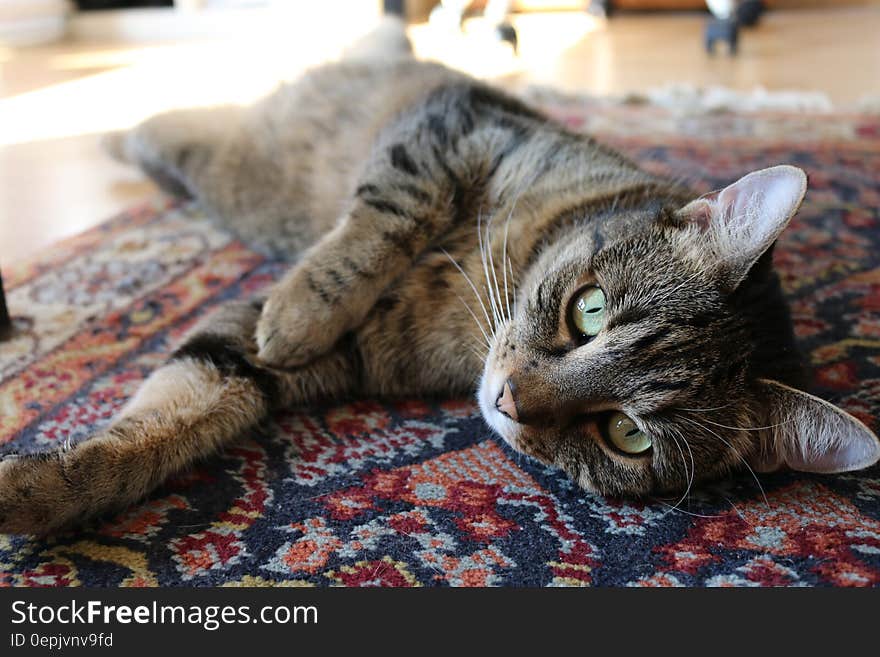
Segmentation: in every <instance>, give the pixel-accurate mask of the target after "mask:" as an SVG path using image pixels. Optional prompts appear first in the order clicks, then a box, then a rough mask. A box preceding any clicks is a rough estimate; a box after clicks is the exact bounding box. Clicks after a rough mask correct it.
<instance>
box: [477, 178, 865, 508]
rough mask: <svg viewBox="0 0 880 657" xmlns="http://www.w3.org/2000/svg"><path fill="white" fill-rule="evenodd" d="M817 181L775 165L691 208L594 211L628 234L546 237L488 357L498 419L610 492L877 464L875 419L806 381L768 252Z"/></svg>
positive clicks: (530, 447)
mask: <svg viewBox="0 0 880 657" xmlns="http://www.w3.org/2000/svg"><path fill="white" fill-rule="evenodd" d="M806 184H807V180H806V176H805V174H804V173H803V171H801V170H800V169H797V168H795V167H790V166H778V167H773V168H771V169H765V170H763V171H757V172H755V173H751V174H749V175H747V176H745V177H744V178H742V179H741V180H739V181H737V182H736V183H734V184H733V185H731V186H729V187H727V188H726V189H724V190H722V191H720V192H715V193H713V194H710V195H707V196H704V197H701V198H699V199H697V200H695V201H693V202H691V203H689V204H687V205H685V206H684V207H660V206H659V205H658V206H654V207H651V206H650V205H648V206H645V205H642V206H641V207H640V208H639V209H629V210H626V209H623V210H620V209H618V210H615V216H613V217H605V218H604V219H600V221H602V223H603V224H607V226H608V232H610V233H612V234H613V233H614V226H615V225H617V226H627V227H629V228H627V229H626V230H622V231H619V234H618V236H617V237H611V238H609V237H608V236H607V235H606V236H605V237H604V238H603V237H602V235H603V233H602V231H599V230H595V222H594V223H593V224H592V225H589V227H585V228H584V229H583V230H582V231H579V232H577V233H576V234H575V235H574V236H573V237H572V236H571V233H569V234H568V239H566V240H560V241H559V243H557V244H554V245H553V246H551V247H550V248H548V249H546V250H545V251H544V253H543V255H542V256H541V257H540V259H539V260H538V261H537V262H536V263H535V264H534V265H533V266H532V267H530V269H529V274H528V277H527V279H526V280H525V281H523V285H522V286H521V288H520V292H519V293H518V295H517V300H518V302H517V304H516V311H515V312H512V313H511V315H512V316H511V317H510V319H509V320H508V321H506V322H503V324H502V325H501V326H500V328H499V330H498V331H497V333H496V335H495V336H494V338H493V344H492V348H491V350H490V352H489V355H488V357H487V358H486V364H485V369H484V372H483V376H482V380H481V384H480V391H479V401H480V407H481V410H482V412H483V415H484V416H485V418H486V419H487V421H488V422H489V424H490V425H491V426H492V427H493V428H494V429H495V430H496V431H498V433H499V434H501V436H502V437H503V438H504V439H505V440H506V441H507V442H508V443H509V444H510V445H512V446H513V447H514V448H515V449H517V450H519V451H521V452H524V453H526V454H529V455H530V456H533V457H536V458H537V459H539V460H541V461H543V462H545V463H548V464H551V465H555V466H558V467H561V468H563V469H564V470H565V471H567V472H568V474H569V475H570V476H571V477H572V478H574V479H575V480H576V481H577V482H578V483H579V484H580V485H581V486H583V487H585V488H588V489H592V490H596V491H598V492H601V493H604V494H609V495H644V494H648V493H652V492H663V491H675V490H683V489H686V488H687V487H688V486H689V485H690V484H691V483H692V482H693V481H694V480H701V479H707V478H716V477H720V476H723V475H724V474H726V473H727V472H729V471H730V470H735V469H739V468H745V467H747V466H748V467H751V468H753V469H754V470H756V471H768V470H773V469H776V468H779V467H790V468H793V469H796V470H804V471H810V472H842V471H847V470H855V469H859V468H863V467H866V466H868V465H871V464H872V463H874V462H876V461H877V460H878V458H880V442H878V439H877V437H876V436H875V435H874V434H873V433H872V432H871V431H870V430H869V429H868V428H867V427H866V426H865V425H864V424H862V423H861V422H859V421H858V420H857V419H855V418H853V417H852V416H850V415H848V414H846V413H845V412H843V411H841V410H840V409H838V408H836V407H834V406H832V405H831V404H829V403H827V402H825V401H822V400H821V399H818V398H817V397H814V396H812V395H809V394H807V393H805V392H802V391H801V390H799V389H798V387H799V386H801V385H802V383H803V381H802V370H801V364H800V359H799V357H798V354H797V350H796V348H795V344H794V338H793V333H792V327H791V320H790V318H789V313H788V309H787V306H786V303H785V300H784V299H783V296H782V293H781V290H780V287H779V281H778V277H777V276H776V274H775V272H774V271H773V268H772V247H773V244H774V242H775V240H776V238H777V237H778V235H779V234H780V233H781V232H782V230H783V229H784V228H785V226H786V225H787V224H788V222H789V220H790V219H791V217H792V215H794V213H795V212H796V211H797V209H798V207H799V206H800V203H801V201H802V199H803V197H804V193H805V191H806ZM646 208H650V209H646ZM646 213H647V214H649V215H650V216H646ZM633 226H639V227H640V228H636V229H633V228H632V227H633Z"/></svg>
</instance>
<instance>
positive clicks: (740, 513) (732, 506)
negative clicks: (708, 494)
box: [721, 495, 755, 527]
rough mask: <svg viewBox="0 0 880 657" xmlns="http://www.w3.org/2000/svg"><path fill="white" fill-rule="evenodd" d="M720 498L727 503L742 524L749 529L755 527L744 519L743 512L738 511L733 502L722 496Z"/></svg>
mask: <svg viewBox="0 0 880 657" xmlns="http://www.w3.org/2000/svg"><path fill="white" fill-rule="evenodd" d="M721 497H724V501H725V502H727V503H728V504H729V505H730V507H731V508H732V509H733V510H734V511H736V515H738V516H739V518H740V520H742V521H743V522H744V523H746V524H747V525H748V526H749V527H754V526H755V523H753V522H749V521H748V520H747V519H746V517H745V516H744V515H743V512H742V511H740V510H739V508H738V507H737V506H736V504H734V503H733V500H730V499H728V498H727V497H725V496H724V495H722V496H721Z"/></svg>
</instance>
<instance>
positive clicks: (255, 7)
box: [0, 0, 880, 263]
mask: <svg viewBox="0 0 880 657" xmlns="http://www.w3.org/2000/svg"><path fill="white" fill-rule="evenodd" d="M710 6H711V9H712V11H711V12H710V11H709V8H710ZM383 12H393V13H399V14H402V15H403V16H405V18H406V20H407V22H408V23H409V25H410V33H411V37H412V39H413V42H414V45H415V49H416V51H417V54H418V55H419V56H421V57H424V58H430V59H437V60H440V61H443V62H445V63H447V64H448V65H450V66H454V67H456V68H460V69H463V70H465V71H467V72H469V73H471V74H473V75H476V76H478V77H481V78H486V79H493V80H497V81H498V82H499V83H500V84H502V85H503V86H506V87H508V88H510V89H513V90H518V89H522V88H523V87H524V86H526V85H535V84H537V85H543V86H549V87H554V88H557V89H559V90H562V91H565V92H568V93H577V94H591V95H611V96H625V95H633V94H642V95H643V94H649V95H650V94H657V93H660V94H662V93H664V90H666V92H668V91H669V90H670V89H681V88H686V89H690V88H694V89H698V88H708V87H713V86H719V87H723V88H724V89H725V90H735V91H741V92H749V93H752V94H754V93H755V90H756V89H767V90H771V91H781V90H785V91H789V92H792V93H791V94H790V95H789V96H788V98H789V99H791V102H793V103H795V104H796V103H798V102H808V103H810V104H811V107H812V108H813V109H819V110H823V111H832V110H835V111H851V110H855V109H856V108H859V107H860V108H862V109H864V108H865V107H868V106H870V104H871V103H872V102H874V101H876V99H878V98H880V1H877V0H763V1H758V2H755V1H753V0H749V1H747V0H742V1H740V2H735V1H734V0H707V1H703V0H609V1H602V0H592V1H591V2H583V1H581V2H577V1H567V0H514V1H510V2H498V1H492V2H488V3H487V2H485V1H482V2H480V1H475V2H467V0H447V1H446V2H444V3H442V4H441V3H438V2H430V1H427V0H393V1H392V0H385V1H379V0H320V1H318V0H286V1H284V0H262V1H261V0H165V1H162V0H145V1H134V0H79V1H78V2H70V1H68V0H0V262H7V263H8V262H10V261H12V260H16V259H19V258H22V257H26V256H28V255H30V254H32V253H33V252H35V251H37V250H39V249H40V248H42V247H45V246H46V245H47V244H49V243H51V242H52V241H55V240H57V239H59V238H61V237H64V236H66V235H70V234H73V233H76V232H79V231H81V230H83V229H85V228H88V227H89V226H91V225H94V224H95V223H97V222H99V221H101V220H103V219H106V218H107V217H108V216H110V215H111V214H113V213H115V212H117V211H119V210H121V209H122V208H124V207H125V206H126V205H131V204H132V203H135V202H137V201H139V200H141V199H144V198H146V197H148V196H150V195H151V194H154V193H155V191H156V190H155V189H154V188H153V187H152V186H151V185H150V183H149V182H147V181H145V180H144V179H143V178H142V177H141V176H140V175H138V173H137V172H135V171H133V170H130V169H126V168H124V167H122V166H119V165H117V164H114V163H113V162H111V161H110V160H109V159H108V158H106V157H105V156H104V155H103V154H102V153H101V152H100V151H99V149H98V146H97V138H98V136H99V135H100V134H101V133H102V132H105V131H107V130H112V129H117V128H122V127H126V126H129V125H132V124H134V123H136V122H138V121H140V120H142V119H143V118H146V117H147V116H149V115H151V114H155V113H156V112H159V111H163V110H165V109H169V108H172V107H181V106H192V105H210V104H216V103H227V102H241V103H246V102H249V101H252V100H253V99H255V98H257V97H259V96H261V95H263V94H265V93H266V92H268V91H271V90H272V88H273V87H275V86H276V85H277V84H278V83H279V82H281V81H283V80H285V79H290V78H294V77H296V76H297V75H298V74H299V73H301V72H302V71H303V70H304V69H305V68H308V67H311V66H314V65H316V64H319V63H321V62H322V61H326V60H328V59H332V58H334V57H337V56H338V55H339V53H340V52H341V50H342V49H343V48H344V47H345V46H346V44H348V43H349V42H351V41H352V40H353V39H354V38H355V37H357V36H358V35H360V34H362V33H363V32H365V31H367V30H368V29H369V28H370V27H371V25H372V24H373V23H375V22H376V21H377V20H378V18H379V17H380V16H381V15H382V14H383ZM734 46H735V47H734ZM872 99H873V100H872Z"/></svg>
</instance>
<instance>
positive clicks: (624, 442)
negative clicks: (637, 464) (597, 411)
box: [608, 413, 651, 454]
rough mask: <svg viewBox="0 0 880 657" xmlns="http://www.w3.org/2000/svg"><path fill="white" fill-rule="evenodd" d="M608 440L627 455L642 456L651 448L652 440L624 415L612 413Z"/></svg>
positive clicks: (609, 420)
mask: <svg viewBox="0 0 880 657" xmlns="http://www.w3.org/2000/svg"><path fill="white" fill-rule="evenodd" d="M608 438H609V439H610V440H611V442H612V443H613V444H614V446H615V447H616V448H617V449H619V450H620V451H621V452H625V453H626V454H641V453H642V452H645V451H647V450H648V449H650V448H651V439H650V438H649V437H648V436H647V435H645V432H644V431H642V430H641V429H639V428H638V427H637V426H636V423H635V422H633V421H632V420H630V419H629V418H628V417H627V416H626V415H624V414H623V413H612V414H611V415H610V417H609V418H608Z"/></svg>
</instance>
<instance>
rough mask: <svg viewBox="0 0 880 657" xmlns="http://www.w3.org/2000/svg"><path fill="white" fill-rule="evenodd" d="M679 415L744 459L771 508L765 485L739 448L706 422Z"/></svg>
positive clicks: (767, 505)
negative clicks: (705, 423) (706, 424)
mask: <svg viewBox="0 0 880 657" xmlns="http://www.w3.org/2000/svg"><path fill="white" fill-rule="evenodd" d="M678 417H679V418H680V419H682V420H684V421H685V422H689V423H691V424H694V425H696V426H697V427H699V428H700V429H702V430H703V431H708V432H709V433H711V434H712V435H713V436H715V437H716V438H717V439H718V440H720V441H721V442H722V443H724V444H725V445H727V447H728V448H729V449H730V451H732V452H733V453H734V454H735V455H736V457H737V458H738V459H739V460H740V461H742V463H743V465H745V466H746V468H747V469H748V471H749V472H750V473H751V475H752V478H753V479H754V480H755V483H756V484H757V485H758V490H760V491H761V497H763V498H764V504H765V505H766V507H767V508H768V509H769V508H770V500H769V499H767V493H766V491H765V490H764V486H762V485H761V481H760V480H759V479H758V475H757V474H756V473H755V471H754V470H753V469H752V466H750V465H749V462H748V461H747V460H746V459H745V458H744V457H743V455H742V454H740V453H739V450H737V449H736V448H735V447H734V446H733V445H731V444H730V442H728V441H727V440H725V439H724V438H722V437H721V436H720V435H718V433H717V432H715V431H713V430H712V429H710V428H709V427H707V426H705V425H704V424H701V423H700V422H697V421H696V420H693V419H690V418H687V417H685V416H684V415H679V416H678Z"/></svg>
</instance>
